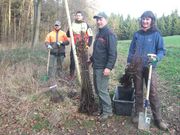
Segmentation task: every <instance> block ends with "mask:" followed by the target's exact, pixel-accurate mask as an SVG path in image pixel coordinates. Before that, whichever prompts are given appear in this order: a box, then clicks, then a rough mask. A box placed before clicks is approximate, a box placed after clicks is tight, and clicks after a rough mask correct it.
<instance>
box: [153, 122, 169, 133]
mask: <svg viewBox="0 0 180 135" xmlns="http://www.w3.org/2000/svg"><path fill="white" fill-rule="evenodd" d="M154 124H155V125H156V126H157V127H158V128H159V129H161V130H164V131H167V130H168V125H167V123H165V122H164V121H163V120H154Z"/></svg>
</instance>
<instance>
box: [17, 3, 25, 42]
mask: <svg viewBox="0 0 180 135" xmlns="http://www.w3.org/2000/svg"><path fill="white" fill-rule="evenodd" d="M24 3H25V0H23V1H22V4H21V7H20V9H19V10H20V11H19V12H20V14H21V17H20V18H19V26H18V35H19V38H20V42H22V41H23V37H24V36H23V35H24V34H23V29H25V28H24V27H23V26H22V23H21V22H22V17H23V9H24Z"/></svg>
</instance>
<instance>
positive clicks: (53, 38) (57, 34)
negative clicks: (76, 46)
mask: <svg viewBox="0 0 180 135" xmlns="http://www.w3.org/2000/svg"><path fill="white" fill-rule="evenodd" d="M60 41H62V42H67V41H68V37H67V36H66V33H65V32H64V31H61V30H59V31H56V30H53V31H52V32H50V33H49V34H48V35H47V36H46V39H45V43H48V44H50V45H51V46H52V47H53V49H52V50H51V54H53V53H55V54H57V53H58V54H59V53H65V46H62V45H61V46H60V47H59V46H58V45H57V42H60Z"/></svg>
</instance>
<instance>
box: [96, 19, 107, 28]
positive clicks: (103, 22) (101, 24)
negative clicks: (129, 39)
mask: <svg viewBox="0 0 180 135" xmlns="http://www.w3.org/2000/svg"><path fill="white" fill-rule="evenodd" d="M96 24H97V26H98V28H103V27H104V26H105V25H106V24H107V20H106V19H105V18H104V17H101V18H96Z"/></svg>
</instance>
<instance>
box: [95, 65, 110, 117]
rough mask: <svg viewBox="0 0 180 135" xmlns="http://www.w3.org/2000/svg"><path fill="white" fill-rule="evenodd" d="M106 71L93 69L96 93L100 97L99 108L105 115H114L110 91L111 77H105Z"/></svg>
mask: <svg viewBox="0 0 180 135" xmlns="http://www.w3.org/2000/svg"><path fill="white" fill-rule="evenodd" d="M103 71H104V69H93V81H94V88H95V92H96V94H97V95H98V97H99V107H100V110H101V111H102V113H103V114H110V113H112V105H111V98H110V95H109V91H108V82H109V76H104V75H103Z"/></svg>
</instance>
